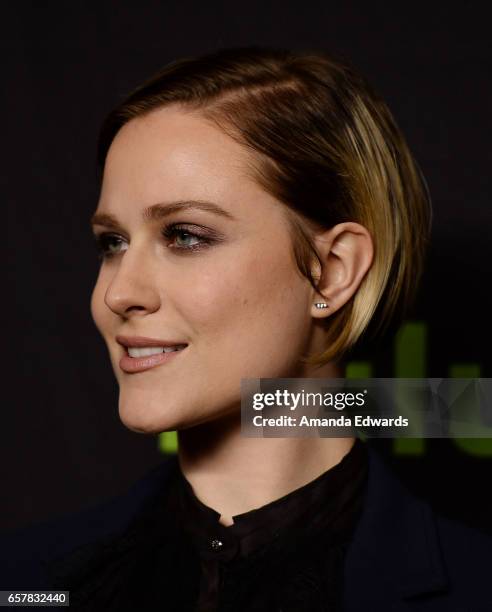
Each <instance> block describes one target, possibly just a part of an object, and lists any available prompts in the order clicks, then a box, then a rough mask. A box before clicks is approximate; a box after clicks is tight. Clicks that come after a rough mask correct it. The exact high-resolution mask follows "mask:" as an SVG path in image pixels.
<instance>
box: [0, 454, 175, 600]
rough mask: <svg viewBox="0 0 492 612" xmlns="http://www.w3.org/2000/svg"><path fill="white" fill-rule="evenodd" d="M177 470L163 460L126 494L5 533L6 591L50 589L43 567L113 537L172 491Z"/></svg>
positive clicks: (1, 570)
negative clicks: (169, 487)
mask: <svg viewBox="0 0 492 612" xmlns="http://www.w3.org/2000/svg"><path fill="white" fill-rule="evenodd" d="M176 467H177V459H176V457H175V456H168V457H165V458H163V460H162V461H161V462H160V463H159V465H157V466H155V467H154V468H153V469H151V470H149V471H148V472H147V473H146V474H145V475H144V476H143V477H142V478H140V479H139V480H138V481H137V482H135V483H134V484H133V485H132V486H130V487H129V488H128V489H127V490H126V491H125V492H124V493H123V494H120V495H118V496H115V497H113V498H111V499H109V500H107V501H104V502H102V503H98V504H95V505H92V506H89V507H87V508H85V509H82V510H80V511H77V512H74V513H70V514H67V515H63V516H61V517H58V518H55V519H51V520H47V521H43V522H38V523H35V524H33V525H30V526H28V527H24V528H20V529H16V530H13V531H10V532H3V533H1V534H0V551H1V552H0V580H1V584H0V590H2V589H12V588H24V589H25V588H27V587H29V589H31V590H32V589H33V588H41V587H45V588H47V584H48V582H47V581H48V578H47V576H46V575H45V572H44V570H43V568H44V567H45V566H47V565H49V564H50V563H51V561H52V560H55V559H57V558H60V557H63V556H64V555H65V554H69V553H70V552H71V551H73V550H84V549H85V548H90V547H91V546H92V545H93V544H94V543H98V542H103V541H105V540H106V539H113V538H115V537H117V536H118V534H119V533H122V532H124V531H125V529H126V528H127V527H128V525H129V524H130V523H131V522H132V521H133V520H134V518H135V517H136V516H138V515H139V514H140V513H141V512H142V511H143V509H144V508H145V507H146V506H147V505H148V504H151V502H152V500H153V499H154V498H156V496H158V495H159V494H160V493H162V492H163V490H165V488H166V483H167V481H168V479H169V477H170V476H171V475H172V474H173V473H174V471H175V469H176Z"/></svg>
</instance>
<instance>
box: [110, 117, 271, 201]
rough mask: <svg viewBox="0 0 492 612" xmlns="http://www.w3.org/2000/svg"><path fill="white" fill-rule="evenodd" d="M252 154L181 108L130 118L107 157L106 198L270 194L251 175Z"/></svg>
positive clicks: (218, 130)
mask: <svg viewBox="0 0 492 612" xmlns="http://www.w3.org/2000/svg"><path fill="white" fill-rule="evenodd" d="M253 155H254V153H252V152H250V151H249V150H248V149H246V147H244V146H242V145H240V144H239V143H238V142H236V141H235V140H233V139H232V138H231V137H230V136H228V135H227V134H225V133H224V132H223V131H222V130H220V129H219V128H218V127H216V126H215V125H213V124H211V123H210V122H208V121H207V120H206V119H204V118H203V117H201V116H200V115H198V114H197V113H192V112H189V111H185V110H183V109H181V108H179V107H175V106H172V107H165V108H162V109H158V110H156V111H152V112H151V113H149V114H147V115H145V116H142V117H137V118H136V119H132V120H131V121H129V122H128V123H127V124H125V125H124V126H123V127H122V128H121V129H120V130H119V132H118V133H117V134H116V136H115V138H114V140H113V142H112V144H111V147H110V149H109V151H108V155H107V158H106V164H105V171H104V179H103V191H102V194H101V195H102V197H106V196H107V197H110V198H111V199H113V200H114V199H117V200H120V201H121V200H126V199H129V198H131V199H132V200H133V201H134V202H144V201H145V202H146V203H151V201H159V200H161V199H162V198H163V197H164V196H165V197H166V199H174V198H176V199H185V198H188V199H199V198H202V199H205V198H206V199H221V198H226V199H228V198H230V197H231V196H234V197H235V198H236V199H241V197H242V196H248V197H251V196H252V195H253V194H255V195H258V194H259V193H260V192H261V194H262V196H267V194H266V193H265V192H264V191H263V189H262V188H261V187H260V186H259V185H258V184H257V183H256V182H255V181H254V179H253V177H252V163H254V161H255V160H254V157H253Z"/></svg>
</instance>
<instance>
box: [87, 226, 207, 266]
mask: <svg viewBox="0 0 492 612" xmlns="http://www.w3.org/2000/svg"><path fill="white" fill-rule="evenodd" d="M161 234H162V236H163V237H164V238H166V240H169V239H171V238H173V237H175V236H177V235H180V234H181V236H191V237H192V238H198V239H199V240H200V242H199V243H197V244H193V245H191V246H175V247H171V248H174V249H177V250H179V251H184V252H190V251H199V250H202V249H204V248H206V247H207V246H209V245H210V244H212V243H213V242H215V240H214V239H213V238H211V237H210V236H205V235H203V234H200V233H198V232H192V231H189V230H188V229H187V228H186V227H185V226H181V225H178V224H176V223H174V224H171V225H166V226H164V227H163V228H162V230H161ZM95 241H96V248H97V251H98V256H99V259H112V258H113V257H114V256H115V255H117V254H118V253H119V251H118V252H117V253H112V252H111V251H110V250H109V246H110V244H109V243H110V242H111V241H115V242H117V243H118V244H119V245H120V244H122V243H123V242H124V239H123V238H122V237H121V236H119V235H118V234H114V233H112V232H103V233H101V234H98V235H96V236H95Z"/></svg>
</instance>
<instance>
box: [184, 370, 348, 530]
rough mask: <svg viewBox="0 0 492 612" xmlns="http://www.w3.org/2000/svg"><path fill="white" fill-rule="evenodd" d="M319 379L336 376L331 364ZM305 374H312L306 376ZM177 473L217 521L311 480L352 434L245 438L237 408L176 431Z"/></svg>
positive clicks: (335, 457)
mask: <svg viewBox="0 0 492 612" xmlns="http://www.w3.org/2000/svg"><path fill="white" fill-rule="evenodd" d="M330 374H331V376H327V371H326V367H325V368H324V370H323V373H321V375H319V377H323V378H328V377H340V376H341V373H340V370H339V369H337V368H335V366H332V369H331V370H330ZM309 377H311V378H314V377H315V376H314V375H313V374H310V376H309ZM178 441H179V444H178V448H179V451H178V458H179V463H180V467H181V470H182V472H183V475H184V476H185V478H186V479H187V480H188V482H189V483H190V484H191V486H192V487H193V491H194V492H195V495H196V496H197V497H198V499H199V500H200V501H201V502H202V503H204V504H205V505H207V506H209V507H210V508H213V509H214V510H216V511H217V512H219V513H220V515H221V517H220V522H221V523H222V524H223V525H231V524H232V523H233V520H232V517H233V516H235V515H237V514H243V513H244V512H248V511H250V510H252V509H254V508H260V507H261V506H264V505H266V504H268V503H270V502H272V501H274V500H276V499H278V498H280V497H283V496H284V495H287V494H288V493H290V492H291V491H294V490H295V489H298V488H299V487H302V486H303V485H305V484H307V483H308V482H311V481H312V480H314V479H315V478H317V477H318V476H320V475H321V474H322V473H323V472H326V471H327V470H329V469H330V468H332V467H333V466H335V465H336V464H337V463H339V462H340V461H341V460H342V459H343V457H344V456H345V455H346V454H347V453H348V452H349V451H350V449H351V448H352V446H353V444H354V441H355V438H247V437H243V436H241V415H240V411H239V409H238V410H236V411H234V413H233V414H231V415H230V416H228V417H225V418H222V419H220V420H218V421H212V422H209V423H204V424H202V425H199V426H197V427H193V428H190V429H185V430H181V431H179V432H178Z"/></svg>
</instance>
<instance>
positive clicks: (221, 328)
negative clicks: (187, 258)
mask: <svg viewBox="0 0 492 612" xmlns="http://www.w3.org/2000/svg"><path fill="white" fill-rule="evenodd" d="M294 265H295V264H293V263H292V260H291V259H290V257H289V255H286V256H285V257H281V256H280V255H279V252H278V250H277V251H276V252H275V253H265V252H263V253H262V255H261V256H253V257H252V256H251V251H249V253H248V256H245V255H244V254H243V256H242V257H241V256H238V257H236V258H234V260H232V263H230V264H229V266H227V267H226V266H220V269H215V270H214V272H213V273H212V272H209V273H202V274H200V276H199V277H197V278H196V279H195V282H194V283H193V288H192V289H191V292H190V295H189V297H188V299H187V300H186V301H181V304H187V307H186V308H185V309H183V310H182V314H183V316H184V317H185V318H186V319H187V321H189V322H190V323H191V325H192V328H193V330H192V333H194V334H195V337H196V340H197V342H198V344H199V345H200V346H201V347H202V348H204V349H205V350H206V351H207V353H208V354H209V355H211V354H212V353H213V354H214V356H215V359H214V362H215V363H216V364H217V365H219V364H220V367H226V368H227V369H228V370H230V369H231V367H232V364H233V363H234V362H238V360H239V361H240V362H241V363H243V364H244V368H245V369H248V370H249V369H250V368H248V367H247V364H248V362H251V360H255V361H256V363H259V362H258V354H261V356H262V359H263V358H264V359H266V360H268V359H272V358H274V359H276V360H278V358H279V353H283V354H285V355H286V358H287V359H288V356H289V355H294V354H297V353H298V352H299V351H300V350H302V346H301V345H302V344H303V342H304V339H305V338H306V337H307V333H308V325H309V317H308V316H307V315H308V313H309V307H308V297H309V294H308V291H307V290H306V288H307V285H308V283H307V281H305V279H303V277H302V276H301V275H300V273H299V272H298V271H297V269H296V268H294ZM202 272H203V271H202ZM191 295H192V297H191ZM183 299H184V298H183ZM218 352H219V353H220V355H221V356H220V355H217V353H218ZM216 359H217V360H216ZM260 361H261V359H260Z"/></svg>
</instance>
